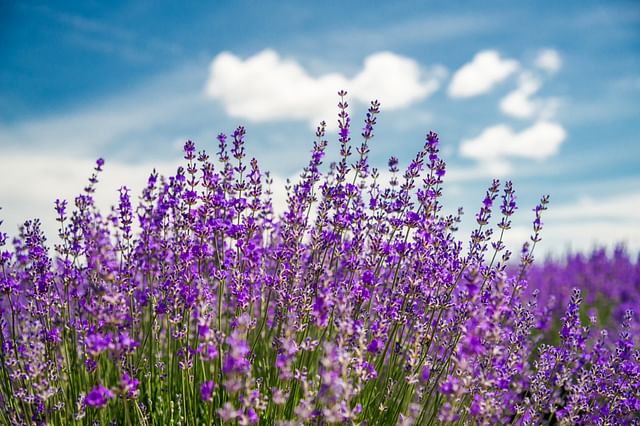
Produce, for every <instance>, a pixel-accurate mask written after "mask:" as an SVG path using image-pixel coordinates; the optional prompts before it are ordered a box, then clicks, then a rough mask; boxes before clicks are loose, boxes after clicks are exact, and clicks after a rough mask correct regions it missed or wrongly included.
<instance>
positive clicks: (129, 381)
mask: <svg viewBox="0 0 640 426" xmlns="http://www.w3.org/2000/svg"><path fill="white" fill-rule="evenodd" d="M139 384H140V381H139V380H138V379H136V378H135V377H131V376H129V375H128V374H127V373H126V372H125V373H122V377H121V378H120V386H121V387H122V391H123V393H124V394H125V395H127V396H128V397H129V398H137V396H138V385H139Z"/></svg>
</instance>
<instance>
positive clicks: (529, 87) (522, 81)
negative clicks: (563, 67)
mask: <svg viewBox="0 0 640 426" xmlns="http://www.w3.org/2000/svg"><path fill="white" fill-rule="evenodd" d="M541 87H542V82H541V81H540V79H538V78H537V77H536V76H534V75H533V74H531V73H527V72H525V73H522V75H520V78H519V82H518V87H517V88H516V89H515V90H513V91H512V92H510V93H509V94H507V95H506V96H505V97H504V98H502V100H501V101H500V110H501V111H502V112H503V113H505V114H507V115H510V116H512V117H516V118H533V117H534V116H538V117H543V118H546V119H550V118H553V117H554V116H555V115H556V113H557V110H558V107H559V105H560V101H559V100H558V99H557V98H547V99H531V96H533V95H534V94H536V93H537V92H538V91H539V90H540V88H541Z"/></svg>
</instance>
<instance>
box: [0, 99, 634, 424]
mask: <svg viewBox="0 0 640 426" xmlns="http://www.w3.org/2000/svg"><path fill="white" fill-rule="evenodd" d="M339 96H340V102H339V103H338V108H339V115H338V128H339V131H338V134H339V140H338V142H339V152H340V158H339V161H338V162H337V163H335V164H331V165H330V166H329V169H328V172H326V173H323V172H322V171H321V167H322V162H323V158H324V155H325V150H326V149H327V147H328V141H327V139H326V136H325V124H324V123H321V124H320V126H318V128H317V131H316V141H315V142H314V144H313V150H312V153H311V159H310V161H309V163H308V165H307V166H306V167H305V168H304V170H303V172H302V173H301V176H300V179H299V181H298V182H296V183H294V184H291V185H290V186H289V187H288V199H287V209H286V211H285V212H284V213H283V214H282V215H279V216H277V215H275V214H274V212H273V208H272V205H271V199H270V198H271V189H270V184H271V182H272V179H271V178H270V176H269V174H268V173H263V172H262V171H261V169H260V168H259V166H258V163H257V161H256V160H255V159H252V160H250V161H246V153H245V129H244V128H243V127H239V128H237V129H236V130H235V131H234V132H233V133H232V134H231V135H230V137H227V136H226V135H224V134H220V135H219V136H218V152H217V154H216V156H215V159H214V158H212V157H210V156H209V155H208V154H207V153H206V152H205V151H200V152H196V147H195V144H194V143H193V142H191V141H187V142H186V144H185V146H184V158H185V165H184V166H182V167H179V168H178V169H177V171H176V173H175V175H173V176H170V177H168V178H165V177H162V176H159V175H158V174H157V173H155V171H154V172H153V173H152V174H151V175H150V176H149V179H148V182H147V185H146V187H145V188H144V190H143V191H142V194H141V196H140V199H139V202H138V203H137V205H136V206H135V208H134V203H133V202H132V201H131V196H130V191H129V190H128V189H127V188H125V187H123V188H122V189H121V190H120V200H119V203H118V205H117V206H115V207H114V208H113V209H112V210H111V211H110V212H107V213H104V212H101V211H100V210H99V209H98V208H96V206H95V204H94V200H93V193H94V191H95V189H96V185H97V183H98V177H99V173H100V172H101V171H102V167H103V165H104V162H103V161H102V160H98V162H97V163H96V167H95V173H94V174H93V175H92V176H91V178H90V179H89V184H88V186H87V187H86V188H85V190H84V192H83V193H82V194H81V195H79V196H78V197H77V198H76V199H75V202H74V206H73V208H71V209H70V208H69V205H68V203H67V202H66V201H56V204H55V210H56V213H57V217H58V222H59V224H60V227H59V243H58V244H56V245H55V246H54V249H53V251H50V249H49V248H48V246H47V244H46V240H45V237H44V235H43V233H42V231H41V228H40V223H39V222H38V221H37V220H35V221H27V222H25V223H24V225H23V226H22V227H21V228H20V232H19V235H18V237H17V238H15V239H14V241H13V244H12V248H10V249H9V248H5V246H6V244H7V236H6V234H2V235H1V236H0V247H3V248H2V252H1V254H0V262H1V264H2V275H1V276H0V290H1V291H2V302H1V304H0V309H1V311H0V314H1V323H0V327H1V329H2V332H1V333H0V338H1V339H2V341H1V342H0V343H1V345H2V353H1V358H0V364H1V369H0V388H1V394H0V396H1V398H0V407H1V416H2V422H3V423H5V424H54V425H63V424H64V425H66V424H82V425H89V424H142V425H165V424H172V425H173V424H175V425H178V424H182V425H184V424H192V425H195V424H238V425H247V424H258V423H260V424H281V425H288V424H291V425H293V424H328V423H337V424H403V425H411V424H436V423H460V424H509V423H510V424H544V423H561V424H614V423H615V424H638V422H639V417H638V412H639V410H640V395H639V392H640V351H639V349H638V335H637V334H633V333H632V332H631V331H630V330H631V326H630V323H631V321H632V315H631V313H628V314H626V315H625V316H624V321H623V323H622V325H621V330H622V331H621V333H620V335H619V337H617V338H614V339H604V338H603V337H602V336H597V335H596V336H591V332H590V328H589V326H588V325H583V323H582V322H581V320H580V318H579V315H578V314H577V312H578V310H579V306H580V303H581V299H580V294H579V293H574V295H573V297H572V298H571V300H570V302H569V303H568V306H567V311H566V314H565V315H564V318H563V323H562V324H563V325H562V329H561V330H560V344H559V345H557V346H549V345H541V344H540V341H539V339H540V337H539V335H537V334H535V333H532V331H533V330H534V328H535V327H536V325H537V324H538V322H539V318H538V316H537V315H539V312H540V310H539V308H538V307H537V298H536V294H535V293H533V294H532V295H531V296H530V297H529V296H526V297H525V290H526V288H527V280H526V275H527V269H528V268H529V266H530V264H531V263H532V262H533V252H534V249H535V246H536V244H537V243H538V242H539V241H540V232H541V230H542V222H541V215H542V213H543V211H544V210H545V209H546V206H547V203H548V197H543V198H542V200H541V202H540V204H539V205H538V206H537V207H536V208H535V212H534V222H533V235H532V238H531V239H532V241H531V244H530V245H529V244H527V245H525V247H524V249H523V250H522V253H521V256H520V257H521V259H520V267H519V268H518V269H517V271H516V272H514V273H511V272H509V271H508V270H507V264H508V262H509V261H510V259H511V257H512V253H511V252H510V251H508V250H507V249H506V248H505V245H504V243H503V237H504V235H505V233H506V232H508V231H509V229H510V227H511V219H510V218H511V216H512V215H513V214H514V212H515V210H516V201H515V200H516V197H515V192H514V189H513V187H512V185H511V183H510V182H506V183H505V184H504V185H501V183H500V182H499V181H497V180H495V181H493V182H492V183H491V185H490V187H489V188H488V190H487V192H486V194H485V196H484V197H483V199H482V203H481V207H480V209H479V211H478V212H477V214H476V215H475V219H476V222H477V228H476V229H475V230H474V231H473V232H472V234H471V235H470V238H469V241H468V243H467V244H464V243H462V242H461V241H459V239H458V238H457V236H456V235H457V224H458V223H459V222H460V220H461V218H460V215H461V214H462V211H461V210H459V211H458V213H457V214H455V215H447V214H445V213H444V211H443V205H442V203H441V197H442V191H443V190H442V187H443V178H444V175H445V163H444V161H443V160H442V159H441V158H440V155H439V138H438V135H437V134H435V133H433V132H430V133H429V134H428V135H427V136H426V140H425V143H424V146H423V148H422V149H421V150H420V151H419V152H418V153H417V155H416V156H415V158H414V159H413V160H412V161H411V162H410V164H409V165H408V167H407V168H406V170H404V171H403V172H400V169H399V166H398V160H397V159H395V158H391V159H390V160H389V164H388V166H389V173H390V175H391V179H390V181H389V182H388V184H385V182H384V179H383V178H382V176H383V175H384V173H383V172H381V171H379V170H377V169H376V168H373V167H371V166H370V164H369V161H368V155H369V145H370V143H371V140H372V139H373V137H374V127H375V125H376V120H377V116H378V113H379V107H380V105H379V104H378V102H376V101H374V102H372V103H371V106H370V108H369V109H368V112H367V114H366V118H365V122H364V126H363V130H362V132H359V133H360V135H359V137H360V138H361V142H360V143H359V145H355V148H354V145H353V143H352V139H351V137H352V135H353V132H352V125H351V117H350V116H349V113H348V104H347V102H346V100H345V96H346V93H345V92H340V93H339ZM354 151H355V154H354ZM496 213H497V214H498V215H499V216H500V219H499V221H498V222H497V224H496V228H497V229H498V230H499V234H498V233H496V234H497V235H494V231H493V226H492V225H491V222H492V219H493V216H495V215H496Z"/></svg>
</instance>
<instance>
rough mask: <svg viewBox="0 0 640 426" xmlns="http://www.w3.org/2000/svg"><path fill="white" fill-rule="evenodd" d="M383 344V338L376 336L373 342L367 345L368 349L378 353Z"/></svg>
mask: <svg viewBox="0 0 640 426" xmlns="http://www.w3.org/2000/svg"><path fill="white" fill-rule="evenodd" d="M382 346H383V343H382V340H380V339H378V338H375V339H373V340H371V342H369V344H368V345H367V351H369V352H371V353H374V354H377V353H378V352H380V350H382Z"/></svg>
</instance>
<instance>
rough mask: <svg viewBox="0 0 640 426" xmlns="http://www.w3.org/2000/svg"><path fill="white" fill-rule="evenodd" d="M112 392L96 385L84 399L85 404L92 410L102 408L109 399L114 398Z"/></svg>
mask: <svg viewBox="0 0 640 426" xmlns="http://www.w3.org/2000/svg"><path fill="white" fill-rule="evenodd" d="M114 396H115V395H114V394H113V392H111V390H109V389H108V388H105V387H104V386H102V385H96V386H95V387H94V388H93V389H91V390H90V391H89V393H88V394H87V396H86V397H85V398H84V402H85V404H87V405H88V406H89V407H92V408H103V407H105V406H106V405H107V403H108V402H109V400H110V399H113V398H114Z"/></svg>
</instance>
